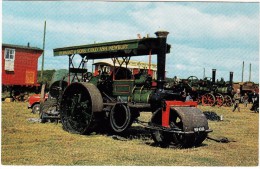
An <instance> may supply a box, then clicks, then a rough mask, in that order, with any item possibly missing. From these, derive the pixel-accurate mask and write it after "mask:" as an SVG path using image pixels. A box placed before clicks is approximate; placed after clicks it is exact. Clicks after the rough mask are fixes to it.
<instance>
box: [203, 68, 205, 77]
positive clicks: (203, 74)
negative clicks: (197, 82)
mask: <svg viewBox="0 0 260 169" xmlns="http://www.w3.org/2000/svg"><path fill="white" fill-rule="evenodd" d="M204 78H205V67H204V68H203V79H204Z"/></svg>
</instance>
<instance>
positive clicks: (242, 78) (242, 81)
mask: <svg viewBox="0 0 260 169" xmlns="http://www.w3.org/2000/svg"><path fill="white" fill-rule="evenodd" d="M243 81H244V61H243V66H242V82H243Z"/></svg>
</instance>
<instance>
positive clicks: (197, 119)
mask: <svg viewBox="0 0 260 169" xmlns="http://www.w3.org/2000/svg"><path fill="white" fill-rule="evenodd" d="M151 124H152V125H155V126H161V124H162V111H158V112H157V113H155V114H154V115H153V116H152V119H151ZM169 127H170V128H161V129H158V130H152V132H151V134H152V138H153V140H154V141H155V142H156V143H157V144H159V145H160V146H161V147H167V146H169V145H170V144H172V145H174V146H176V147H180V148H189V147H194V146H199V145H200V144H201V143H202V142H203V141H204V140H205V139H206V137H207V133H208V132H209V131H210V130H209V127H208V121H207V118H206V117H205V115H204V114H203V113H202V112H201V111H200V110H199V109H198V108H196V107H172V108H171V110H170V117H169Z"/></svg>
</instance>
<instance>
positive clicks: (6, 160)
mask: <svg viewBox="0 0 260 169" xmlns="http://www.w3.org/2000/svg"><path fill="white" fill-rule="evenodd" d="M26 106H27V105H26V103H2V152H1V158H2V161H1V162H2V165H88V166H91V165H97V166H103V165H106V166H111V165H112V166H115V165H117V166H122V165H123V166H125V165H126V166H257V165H258V128H259V126H258V121H259V120H258V115H259V114H255V113H251V112H250V111H249V110H248V108H242V110H241V112H231V108H225V107H221V108H215V107H213V108H212V107H199V108H200V109H202V110H203V111H214V112H216V113H217V114H218V115H223V116H224V120H223V121H220V122H216V121H209V126H210V128H211V129H213V130H214V131H213V133H210V134H209V135H210V136H211V137H215V138H216V137H227V138H228V139H229V140H233V141H235V142H230V143H217V142H214V141H212V140H205V141H204V142H203V145H202V146H200V147H197V148H191V149H173V148H166V149H163V148H159V147H156V146H153V144H152V143H153V141H152V140H151V138H150V137H149V135H148V133H147V132H146V131H145V130H144V129H143V128H142V127H140V126H138V125H136V124H135V125H133V127H132V128H131V129H130V130H129V132H128V133H126V135H127V136H128V137H129V138H131V139H127V140H126V141H122V140H115V139H113V138H112V137H110V136H107V135H105V134H92V135H88V136H82V135H74V134H70V133H67V132H65V131H63V130H62V128H61V124H51V123H46V124H40V123H32V122H28V118H32V117H38V116H37V115H33V114H31V113H30V110H28V109H27V107H26ZM241 107H243V106H242V105H241ZM149 117H150V113H142V114H141V119H142V120H148V119H149Z"/></svg>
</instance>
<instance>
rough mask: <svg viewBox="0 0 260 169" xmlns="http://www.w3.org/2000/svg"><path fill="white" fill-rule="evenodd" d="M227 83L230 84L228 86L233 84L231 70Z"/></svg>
mask: <svg viewBox="0 0 260 169" xmlns="http://www.w3.org/2000/svg"><path fill="white" fill-rule="evenodd" d="M229 84H230V86H232V85H233V72H230V73H229Z"/></svg>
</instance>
